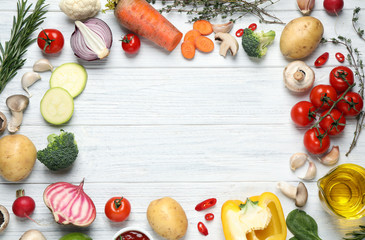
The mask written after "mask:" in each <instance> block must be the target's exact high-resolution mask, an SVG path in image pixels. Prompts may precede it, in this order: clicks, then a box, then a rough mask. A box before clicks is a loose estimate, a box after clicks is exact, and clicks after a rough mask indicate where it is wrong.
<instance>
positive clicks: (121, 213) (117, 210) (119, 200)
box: [104, 197, 131, 222]
mask: <svg viewBox="0 0 365 240" xmlns="http://www.w3.org/2000/svg"><path fill="white" fill-rule="evenodd" d="M104 211H105V215H106V216H107V217H108V218H109V219H110V220H112V221H113V222H123V221H124V220H126V219H127V218H128V216H129V214H130V213H131V204H130V203H129V201H128V200H127V199H126V198H124V197H112V198H111V199H109V200H108V202H107V203H106V204H105V210H104Z"/></svg>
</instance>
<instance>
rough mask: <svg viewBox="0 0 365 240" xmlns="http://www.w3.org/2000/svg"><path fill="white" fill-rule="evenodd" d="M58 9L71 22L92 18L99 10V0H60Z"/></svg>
mask: <svg viewBox="0 0 365 240" xmlns="http://www.w3.org/2000/svg"><path fill="white" fill-rule="evenodd" d="M59 7H60V9H61V11H62V12H64V13H65V14H66V15H67V16H68V17H69V18H71V19H72V20H84V19H87V18H91V17H94V16H95V15H96V14H97V13H98V12H99V11H100V8H101V4H100V0H61V1H60V4H59Z"/></svg>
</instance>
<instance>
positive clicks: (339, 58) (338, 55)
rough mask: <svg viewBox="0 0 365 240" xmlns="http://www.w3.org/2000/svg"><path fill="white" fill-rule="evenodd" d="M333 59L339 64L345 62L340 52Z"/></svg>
mask: <svg viewBox="0 0 365 240" xmlns="http://www.w3.org/2000/svg"><path fill="white" fill-rule="evenodd" d="M335 57H336V59H337V61H339V62H340V63H343V62H344V61H345V56H344V55H343V54H342V53H340V52H338V53H336V55H335Z"/></svg>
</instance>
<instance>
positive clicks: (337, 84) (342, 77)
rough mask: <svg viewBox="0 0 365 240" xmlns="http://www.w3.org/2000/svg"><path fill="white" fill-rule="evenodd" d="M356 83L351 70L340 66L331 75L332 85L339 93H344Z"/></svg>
mask: <svg viewBox="0 0 365 240" xmlns="http://www.w3.org/2000/svg"><path fill="white" fill-rule="evenodd" d="M353 83H354V74H353V72H352V71H351V69H350V68H348V67H345V66H339V67H335V68H334V69H332V71H331V73H330V84H331V86H332V87H334V88H335V89H336V91H337V92H339V93H342V92H344V91H346V90H347V88H348V87H349V86H350V85H352V84H353Z"/></svg>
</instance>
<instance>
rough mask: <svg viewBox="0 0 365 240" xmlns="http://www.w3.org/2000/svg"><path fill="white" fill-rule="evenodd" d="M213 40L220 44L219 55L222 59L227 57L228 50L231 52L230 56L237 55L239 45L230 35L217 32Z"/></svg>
mask: <svg viewBox="0 0 365 240" xmlns="http://www.w3.org/2000/svg"><path fill="white" fill-rule="evenodd" d="M214 39H215V40H217V41H221V42H222V43H221V47H220V49H219V54H220V55H222V56H223V57H225V56H226V55H227V52H228V50H229V51H230V52H231V54H232V56H235V55H236V54H237V52H238V48H239V45H238V42H237V40H236V39H235V38H234V37H233V36H232V35H231V34H229V33H223V32H219V33H217V34H215V36H214Z"/></svg>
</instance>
